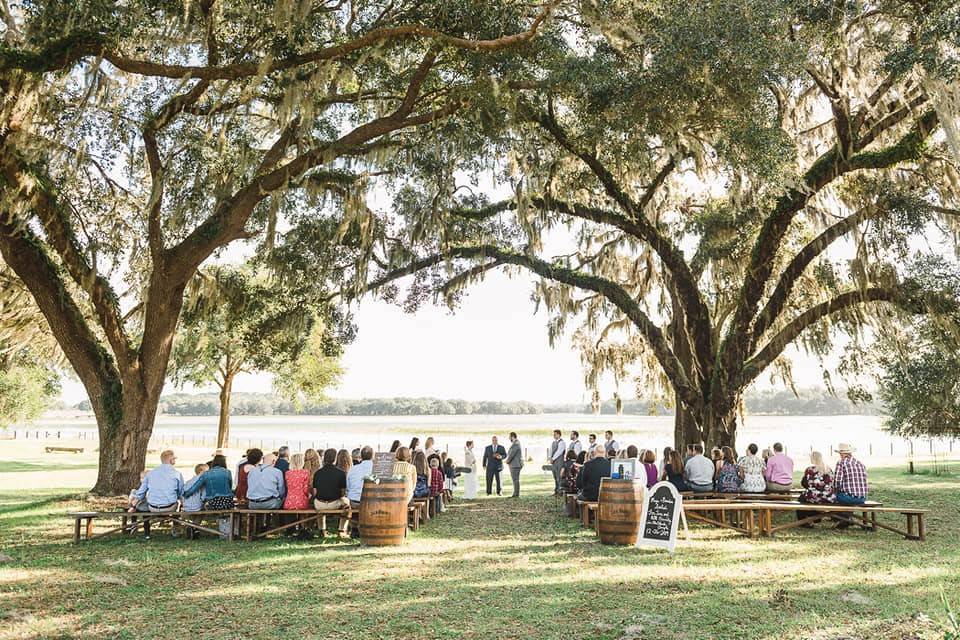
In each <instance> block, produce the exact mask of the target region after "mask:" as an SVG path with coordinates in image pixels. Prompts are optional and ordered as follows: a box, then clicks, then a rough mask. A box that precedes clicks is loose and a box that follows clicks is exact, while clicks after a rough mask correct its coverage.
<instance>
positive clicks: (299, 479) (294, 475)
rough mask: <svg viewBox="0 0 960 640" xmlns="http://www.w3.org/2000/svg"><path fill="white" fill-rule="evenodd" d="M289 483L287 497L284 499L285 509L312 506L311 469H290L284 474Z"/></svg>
mask: <svg viewBox="0 0 960 640" xmlns="http://www.w3.org/2000/svg"><path fill="white" fill-rule="evenodd" d="M283 478H284V480H285V481H286V483H287V497H286V499H285V500H284V501H283V508H284V509H309V508H310V470H309V469H290V470H288V471H287V472H286V473H285V474H284V476H283Z"/></svg>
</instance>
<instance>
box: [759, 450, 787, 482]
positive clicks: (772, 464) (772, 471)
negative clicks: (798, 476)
mask: <svg viewBox="0 0 960 640" xmlns="http://www.w3.org/2000/svg"><path fill="white" fill-rule="evenodd" d="M763 477H764V478H766V479H767V481H768V482H775V483H777V484H791V483H793V460H791V459H790V458H788V457H787V456H785V455H783V454H782V453H775V454H773V455H772V456H770V457H769V458H767V470H766V471H764V472H763Z"/></svg>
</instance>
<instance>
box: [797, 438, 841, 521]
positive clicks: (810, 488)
mask: <svg viewBox="0 0 960 640" xmlns="http://www.w3.org/2000/svg"><path fill="white" fill-rule="evenodd" d="M800 484H801V485H802V486H803V488H804V491H803V493H801V494H800V502H806V503H807V504H834V503H836V501H837V494H836V493H835V492H834V488H833V474H832V473H830V469H829V468H828V467H827V465H826V463H824V461H823V454H821V453H820V452H819V451H811V452H810V466H809V467H807V468H806V470H805V471H804V472H803V478H802V479H801V480H800ZM817 513H818V512H817V511H797V520H803V519H804V518H810V517H812V516H815V515H817ZM817 522H820V521H819V520H817ZM804 526H806V527H812V526H813V524H806V525H804Z"/></svg>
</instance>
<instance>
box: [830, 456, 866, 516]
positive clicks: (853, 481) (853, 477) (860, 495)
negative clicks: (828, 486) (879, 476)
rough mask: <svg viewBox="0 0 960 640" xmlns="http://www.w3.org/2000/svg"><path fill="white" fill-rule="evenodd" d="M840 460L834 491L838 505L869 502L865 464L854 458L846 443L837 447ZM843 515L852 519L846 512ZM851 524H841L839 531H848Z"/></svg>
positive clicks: (834, 475) (834, 476) (835, 473)
mask: <svg viewBox="0 0 960 640" xmlns="http://www.w3.org/2000/svg"><path fill="white" fill-rule="evenodd" d="M837 453H839V454H840V460H839V461H838V462H837V468H836V470H835V471H834V473H833V489H834V491H835V492H836V494H837V504H848V505H859V504H863V503H864V502H866V501H867V469H866V467H864V466H863V463H862V462H860V461H859V460H857V459H856V458H854V457H853V447H852V446H851V445H849V444H847V443H846V442H842V443H840V445H838V446H837ZM837 515H842V516H846V517H848V518H849V517H851V515H852V514H850V513H848V512H844V513H842V514H837ZM849 526H850V523H849V522H841V523H840V524H838V525H837V528H838V529H846V528H847V527H849Z"/></svg>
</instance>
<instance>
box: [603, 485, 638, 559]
mask: <svg viewBox="0 0 960 640" xmlns="http://www.w3.org/2000/svg"><path fill="white" fill-rule="evenodd" d="M645 488H646V485H645V483H644V482H642V481H640V480H614V479H613V478H603V479H602V480H601V481H600V499H599V504H598V505H597V533H599V534H600V542H601V543H603V544H635V543H636V542H637V536H638V535H639V533H640V513H641V511H642V510H643V491H644V489H645Z"/></svg>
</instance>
